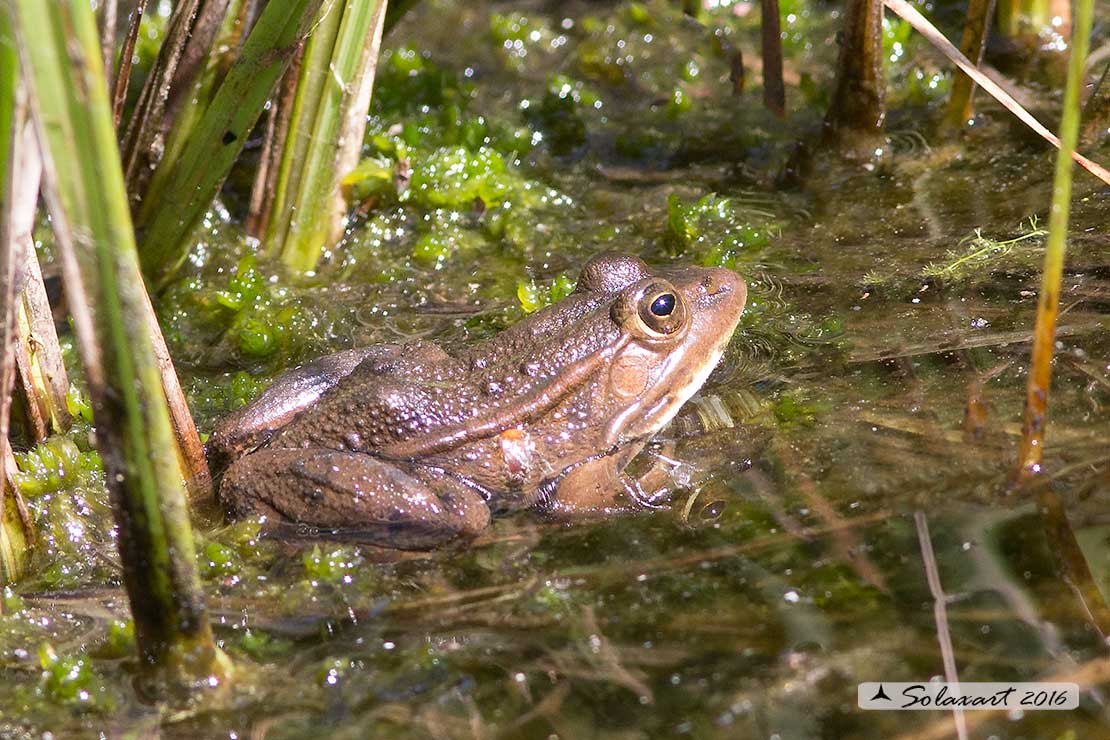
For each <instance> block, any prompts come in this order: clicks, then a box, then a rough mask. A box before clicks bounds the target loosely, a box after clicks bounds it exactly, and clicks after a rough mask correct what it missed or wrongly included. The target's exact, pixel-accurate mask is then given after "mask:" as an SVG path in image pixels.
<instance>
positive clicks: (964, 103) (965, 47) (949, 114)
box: [945, 0, 995, 129]
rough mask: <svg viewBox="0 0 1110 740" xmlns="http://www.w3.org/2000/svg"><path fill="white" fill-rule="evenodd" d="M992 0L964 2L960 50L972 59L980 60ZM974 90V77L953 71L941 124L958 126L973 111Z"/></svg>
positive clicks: (992, 4) (963, 122)
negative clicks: (964, 16)
mask: <svg viewBox="0 0 1110 740" xmlns="http://www.w3.org/2000/svg"><path fill="white" fill-rule="evenodd" d="M994 4H995V0H970V2H968V5H967V20H965V21H964V35H963V38H962V39H960V51H962V52H963V54H964V56H965V57H967V58H968V59H970V60H971V61H972V62H974V63H975V66H979V64H980V63H981V62H982V61H983V49H984V48H985V47H986V41H987V30H988V29H989V27H990V20H991V18H992V17H993V16H994ZM974 94H975V81H974V80H972V79H971V78H970V77H968V76H967V75H966V74H958V73H957V74H956V79H954V80H953V81H952V91H951V92H950V93H949V95H948V109H947V111H946V113H945V124H946V125H948V126H949V127H950V128H957V129H958V128H961V127H962V126H963V125H964V124H966V123H967V122H968V120H969V119H970V118H971V116H972V115H973V110H972V107H971V100H972V96H973V95H974Z"/></svg>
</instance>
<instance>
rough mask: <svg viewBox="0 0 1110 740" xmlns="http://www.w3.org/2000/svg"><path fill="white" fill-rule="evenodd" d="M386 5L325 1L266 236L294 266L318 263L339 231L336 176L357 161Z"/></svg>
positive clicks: (296, 103)
mask: <svg viewBox="0 0 1110 740" xmlns="http://www.w3.org/2000/svg"><path fill="white" fill-rule="evenodd" d="M385 10H386V0H375V1H374V2H367V1H366V0H344V1H343V2H336V3H335V4H334V5H331V6H325V7H323V8H322V9H321V11H320V13H321V17H320V18H319V19H318V21H317V30H316V31H315V32H314V34H313V36H312V40H311V41H310V42H309V44H308V47H307V48H306V50H305V56H304V60H303V62H302V66H301V77H300V80H299V82H298V85H297V95H296V98H295V101H294V104H293V114H292V119H291V121H290V125H289V130H288V133H287V134H286V137H285V144H284V150H283V154H282V161H281V169H280V171H279V174H278V180H277V192H276V195H275V202H274V207H273V211H272V213H273V217H272V218H271V219H270V225H269V229H268V233H267V239H266V241H267V249H268V251H270V253H271V254H278V253H280V255H281V258H282V261H283V262H285V263H286V264H287V265H289V266H290V267H292V268H293V269H295V270H301V271H304V270H311V269H313V268H315V266H316V263H317V261H318V260H319V259H320V255H321V254H322V252H323V249H324V248H325V247H326V246H329V245H331V244H334V243H335V241H337V240H338V238H339V236H340V235H341V234H342V223H343V216H344V213H345V211H346V203H345V201H344V199H343V196H342V194H341V193H340V189H339V184H340V181H341V180H342V178H343V176H344V175H346V174H347V172H349V171H350V170H351V169H352V168H353V167H354V166H355V164H357V161H358V156H359V152H360V149H361V144H362V136H363V133H364V132H365V128H366V114H367V111H368V109H369V106H370V91H371V88H372V86H373V82H374V73H375V71H376V69H377V57H378V47H379V45H380V42H381V35H382V27H383V23H384V20H385V15H386V13H385ZM352 153H353V155H352Z"/></svg>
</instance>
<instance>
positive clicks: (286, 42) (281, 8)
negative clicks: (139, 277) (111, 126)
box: [136, 0, 321, 287]
mask: <svg viewBox="0 0 1110 740" xmlns="http://www.w3.org/2000/svg"><path fill="white" fill-rule="evenodd" d="M320 2H321V0H288V1H287V2H271V3H268V4H267V5H266V7H265V8H264V9H263V10H262V14H261V15H260V16H259V18H258V21H257V22H256V23H255V25H254V28H252V29H251V32H250V35H249V36H248V37H247V40H246V42H245V43H244V44H243V48H242V51H241V52H240V54H239V57H238V58H237V59H236V60H235V62H234V64H232V66H231V69H229V70H228V73H227V76H226V77H224V79H223V82H222V83H220V86H219V89H218V90H217V91H216V94H215V97H214V98H213V100H212V103H211V104H210V105H209V106H208V107H207V108H206V109H205V111H204V113H203V114H202V115H201V119H200V121H199V122H198V123H197V124H196V127H195V129H194V132H193V133H192V135H190V136H189V139H188V142H187V143H186V144H185V145H184V146H183V147H182V149H181V153H180V155H179V156H177V157H174V158H172V159H171V158H163V159H162V160H161V161H160V162H159V163H158V166H157V168H156V170H155V172H154V174H153V176H152V177H151V181H150V186H149V188H148V189H147V191H146V193H145V195H144V197H143V201H142V203H141V205H140V207H139V210H138V215H137V219H136V226H137V227H138V228H139V230H140V259H141V261H142V266H143V271H144V273H146V275H148V276H149V277H151V278H152V279H153V280H154V282H155V284H156V285H157V286H158V287H162V286H164V285H165V284H166V283H167V282H168V281H169V280H170V279H171V278H172V277H173V275H174V273H175V272H176V270H177V268H178V267H179V266H180V264H181V262H182V261H184V259H185V256H186V254H187V252H188V249H189V246H190V245H191V244H192V234H193V230H194V229H195V228H196V226H197V224H198V223H199V222H200V220H201V218H202V217H203V216H204V213H205V211H207V210H208V208H209V206H210V205H211V203H212V199H213V198H215V196H216V193H217V192H218V191H219V189H220V186H221V185H222V184H223V181H224V179H225V178H226V177H227V174H228V172H230V171H231V166H232V164H233V163H234V162H235V159H236V158H237V157H238V156H239V152H240V151H242V148H243V144H244V143H245V142H246V139H247V135H248V134H249V133H250V131H251V129H252V128H254V124H255V122H256V121H257V120H258V117H259V115H260V114H261V113H262V109H263V107H265V105H266V101H268V100H269V99H270V97H271V96H272V95H273V91H274V88H275V87H276V85H277V82H278V80H279V79H280V78H281V75H282V73H283V72H284V71H285V69H286V67H287V66H288V64H289V61H290V60H291V59H292V58H293V56H294V54H295V53H296V49H297V46H298V45H299V43H300V42H301V40H302V39H303V37H304V36H305V34H306V33H307V32H308V30H309V29H310V28H311V25H312V20H313V18H315V13H316V10H317V9H318V8H319V7H320Z"/></svg>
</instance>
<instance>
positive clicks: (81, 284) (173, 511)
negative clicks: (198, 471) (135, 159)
mask: <svg viewBox="0 0 1110 740" xmlns="http://www.w3.org/2000/svg"><path fill="white" fill-rule="evenodd" d="M12 6H13V7H14V8H15V20H16V24H15V25H16V31H17V36H18V39H19V43H18V48H19V50H20V53H21V55H22V61H23V69H24V70H25V79H26V80H27V81H28V82H29V87H30V88H31V91H32V96H31V100H32V110H33V112H34V120H35V125H36V131H37V133H38V136H39V141H40V145H41V150H42V154H43V164H44V173H45V176H46V177H45V181H46V185H47V187H46V194H47V203H48V205H49V207H50V212H51V218H52V223H53V228H54V232H55V236H56V239H57V244H58V250H59V259H60V262H61V265H62V270H63V275H64V279H65V287H66V291H67V294H68V296H69V303H70V308H71V311H72V312H73V316H74V325H75V328H76V332H77V340H78V348H79V351H80V354H81V359H82V364H83V365H84V368H85V374H86V378H87V380H88V386H89V393H90V397H91V399H92V406H93V415H94V419H95V422H96V443H97V448H98V450H99V451H100V456H101V459H102V461H103V464H104V468H105V473H106V475H105V480H106V482H107V486H108V489H109V492H110V494H111V496H112V501H113V509H114V511H115V515H116V521H117V524H118V527H119V548H120V555H121V561H122V564H123V580H124V584H125V585H126V587H127V592H128V596H129V599H130V604H131V613H132V616H133V617H134V622H135V635H136V640H137V642H138V644H139V647H140V650H141V651H142V654H143V660H142V665H143V666H144V667H145V668H147V669H148V672H149V676H150V677H151V678H155V679H157V680H158V682H159V683H158V685H159V686H160V685H162V684H161V682H162V681H165V682H169V683H171V684H172V685H175V686H178V685H182V684H185V685H189V684H191V683H192V682H194V681H198V680H204V681H206V682H207V681H209V680H210V677H220V676H223V675H224V674H225V673H226V666H225V663H224V659H223V657H222V654H221V653H220V652H219V651H218V650H217V648H216V646H215V644H214V642H213V639H212V631H211V627H210V626H209V622H208V617H207V614H206V612H205V609H204V599H203V594H202V592H201V589H200V583H199V579H198V577H197V572H196V563H195V558H194V547H193V539H192V530H191V527H190V523H189V516H188V510H187V507H186V497H185V486H184V482H183V480H182V478H183V473H182V470H181V468H180V466H179V464H178V459H177V453H176V447H177V446H176V444H175V442H174V438H173V432H172V428H171V425H170V417H169V412H168V411H167V408H166V400H165V394H164V392H163V390H162V383H161V376H160V374H159V368H158V364H157V361H156V358H155V355H154V352H153V350H152V348H151V345H152V341H153V339H152V334H151V328H150V325H149V324H148V323H147V314H146V313H145V301H146V296H145V291H144V290H143V281H142V278H141V276H140V274H139V267H138V259H137V255H136V251H135V242H134V235H133V232H132V229H131V220H130V212H129V209H128V202H127V194H126V192H125V190H124V186H123V176H122V173H121V171H120V160H119V151H118V149H117V147H116V138H115V127H114V126H113V123H112V114H111V106H110V103H109V100H108V92H107V87H106V84H105V79H104V71H103V67H102V64H101V60H100V51H99V45H98V42H97V34H96V26H95V23H94V20H93V14H92V10H91V8H90V6H89V4H88V2H87V0H64V1H63V0H57V1H56V2H48V3H43V2H41V0H12ZM62 163H64V167H65V172H64V176H60V173H59V164H62ZM217 682H218V680H217Z"/></svg>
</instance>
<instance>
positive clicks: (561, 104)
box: [521, 76, 596, 156]
mask: <svg viewBox="0 0 1110 740" xmlns="http://www.w3.org/2000/svg"><path fill="white" fill-rule="evenodd" d="M594 100H596V98H595V97H594V96H592V95H590V94H588V93H587V92H585V89H584V86H583V84H582V83H581V82H576V81H574V80H571V79H570V78H568V77H563V76H556V77H554V78H552V79H551V81H550V83H549V84H548V86H547V90H546V92H544V94H543V97H541V98H540V99H539V100H530V101H525V102H524V103H522V104H521V107H522V108H523V110H524V118H525V120H526V121H528V123H529V124H530V125H531V126H533V127H534V128H535V129H536V130H538V131H540V132H541V133H542V135H543V141H545V142H546V143H547V147H548V149H550V150H551V152H552V154H556V155H560V156H561V155H567V154H571V153H574V152H575V151H576V150H578V149H580V148H581V147H582V146H584V145H585V143H586V121H585V119H584V118H583V117H582V113H581V111H580V108H581V106H582V105H583V104H584V103H585V104H590V103H592V102H593V101H594Z"/></svg>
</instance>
